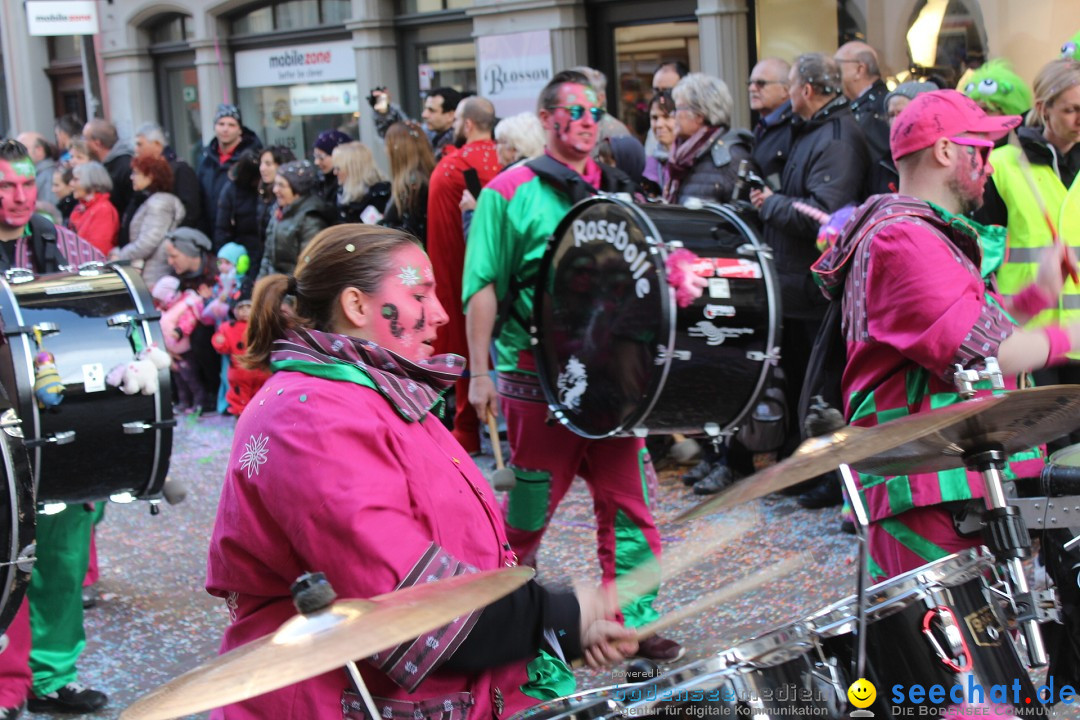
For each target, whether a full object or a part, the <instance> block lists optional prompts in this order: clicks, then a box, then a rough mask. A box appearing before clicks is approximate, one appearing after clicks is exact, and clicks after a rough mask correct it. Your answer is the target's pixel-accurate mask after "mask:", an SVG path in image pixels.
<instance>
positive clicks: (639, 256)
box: [571, 220, 652, 298]
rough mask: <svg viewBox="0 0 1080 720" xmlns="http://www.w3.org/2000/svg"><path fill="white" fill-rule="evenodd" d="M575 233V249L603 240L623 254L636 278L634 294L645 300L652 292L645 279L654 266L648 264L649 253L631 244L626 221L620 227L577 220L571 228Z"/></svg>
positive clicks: (613, 223) (609, 223) (593, 221)
mask: <svg viewBox="0 0 1080 720" xmlns="http://www.w3.org/2000/svg"><path fill="white" fill-rule="evenodd" d="M571 227H572V228H573V232H574V247H581V246H582V245H583V244H584V243H589V242H593V241H596V240H603V241H604V242H607V243H610V244H611V245H612V246H613V247H614V248H615V249H616V250H618V251H619V252H621V253H622V256H623V260H625V261H626V264H627V266H628V269H629V271H630V274H631V275H632V276H633V277H634V293H635V294H636V295H637V296H638V298H643V297H645V296H646V295H648V294H649V291H650V290H652V283H650V282H649V278H647V277H644V275H645V273H647V272H648V271H649V268H651V267H652V264H651V263H649V262H647V260H648V252H647V251H646V250H642V249H641V248H639V247H638V246H637V245H636V244H635V243H632V242H630V235H629V234H628V233H627V232H626V221H625V220H623V221H622V222H620V223H619V224H618V225H616V224H615V222H614V221H612V222H608V221H607V220H589V221H588V222H585V221H584V220H575V221H574V224H573V225H572V226H571Z"/></svg>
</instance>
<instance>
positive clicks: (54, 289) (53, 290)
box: [45, 283, 94, 295]
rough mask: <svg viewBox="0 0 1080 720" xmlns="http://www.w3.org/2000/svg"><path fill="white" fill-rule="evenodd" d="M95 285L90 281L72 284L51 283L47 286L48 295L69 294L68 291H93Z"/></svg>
mask: <svg viewBox="0 0 1080 720" xmlns="http://www.w3.org/2000/svg"><path fill="white" fill-rule="evenodd" d="M93 291H94V286H93V285H91V284H90V283H72V284H70V285H51V286H49V287H47V288H45V294H46V295H67V294H68V293H91V292H93Z"/></svg>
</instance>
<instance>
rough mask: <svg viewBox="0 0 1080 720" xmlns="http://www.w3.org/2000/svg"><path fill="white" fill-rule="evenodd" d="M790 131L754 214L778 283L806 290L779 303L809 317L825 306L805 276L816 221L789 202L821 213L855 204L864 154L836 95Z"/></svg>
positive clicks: (866, 155)
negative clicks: (800, 297) (777, 173)
mask: <svg viewBox="0 0 1080 720" xmlns="http://www.w3.org/2000/svg"><path fill="white" fill-rule="evenodd" d="M791 132H792V143H791V153H790V155H789V156H788V160H787V163H786V164H785V165H784V171H783V173H782V175H781V185H780V192H778V193H775V194H773V195H771V196H770V197H768V198H767V199H766V200H765V203H764V204H763V205H762V206H761V210H760V214H761V221H762V223H764V230H765V242H766V243H767V244H768V245H769V246H770V247H772V249H773V256H774V258H775V260H776V269H777V272H778V274H779V275H780V283H781V286H785V285H791V286H793V287H798V292H805V294H806V303H805V304H802V303H800V304H799V305H798V306H796V307H794V308H792V307H785V308H784V314H785V315H789V314H790V315H792V316H805V315H807V314H809V316H811V317H814V316H818V315H820V313H822V312H824V306H825V301H824V298H823V297H822V296H821V293H820V292H818V291H817V289H816V288H815V287H814V283H813V281H812V280H811V278H810V265H811V264H813V262H814V261H815V260H817V258H818V255H819V253H818V250H817V245H816V241H817V234H818V229H819V228H820V224H819V223H818V221H817V220H815V219H814V218H811V217H807V216H806V215H804V214H803V213H801V212H799V211H798V210H796V209H795V207H794V206H793V205H792V203H793V202H794V201H796V200H799V201H802V202H803V203H805V204H807V205H810V206H812V207H815V208H817V209H819V210H824V211H825V212H827V213H834V212H836V211H837V210H839V209H840V208H842V207H844V206H845V205H853V204H857V203H858V202H859V201H860V199H861V195H862V192H863V188H864V182H865V178H866V173H867V171H868V169H869V165H870V157H869V153H868V151H867V148H866V141H865V140H864V139H863V136H862V131H861V130H860V129H859V126H858V125H857V124H856V123H855V118H854V116H853V115H852V114H851V108H850V107H848V103H847V100H845V99H844V98H843V97H842V96H841V97H837V98H835V99H833V100H832V101H831V102H829V104H827V105H826V106H825V107H823V108H822V109H821V110H819V111H818V112H817V113H816V114H815V115H814V116H813V117H812V118H810V119H809V120H802V119H801V118H798V117H796V118H795V119H794V120H793V121H792V126H791ZM785 296H789V295H785ZM789 305H790V304H789Z"/></svg>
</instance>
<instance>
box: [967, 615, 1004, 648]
mask: <svg viewBox="0 0 1080 720" xmlns="http://www.w3.org/2000/svg"><path fill="white" fill-rule="evenodd" d="M964 622H965V623H967V627H968V632H970V633H971V637H972V638H974V640H975V644H976V645H979V646H980V647H996V646H998V645H1000V644H1001V635H1002V629H1001V625H1000V624H999V623H998V621H997V618H996V617H994V611H993V610H991V609H990V606H989V605H984V606H983V607H981V608H979V609H978V610H976V611H975V612H973V613H971V614H970V615H966V616H965V617H964Z"/></svg>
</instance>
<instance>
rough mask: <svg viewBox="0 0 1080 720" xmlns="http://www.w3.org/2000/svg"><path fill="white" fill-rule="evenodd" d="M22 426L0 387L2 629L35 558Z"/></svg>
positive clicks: (14, 608) (20, 596)
mask: <svg viewBox="0 0 1080 720" xmlns="http://www.w3.org/2000/svg"><path fill="white" fill-rule="evenodd" d="M22 435H23V433H22V426H21V423H20V422H19V417H18V415H16V414H15V410H14V409H13V408H12V407H11V401H10V400H9V399H8V396H7V393H5V392H4V390H3V388H0V468H2V469H3V473H4V478H3V479H4V483H3V490H0V494H3V495H4V499H5V500H7V504H6V505H0V508H2V510H0V561H2V562H0V633H2V632H4V631H5V630H7V628H8V626H9V625H10V624H11V620H12V619H13V618H14V617H15V613H16V612H18V610H19V606H20V605H21V604H22V600H23V596H25V595H26V588H27V586H28V585H29V584H30V571H31V569H32V564H33V558H34V480H33V476H32V475H31V473H30V459H29V458H28V457H27V455H26V447H25V446H24V445H23V437H22Z"/></svg>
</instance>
